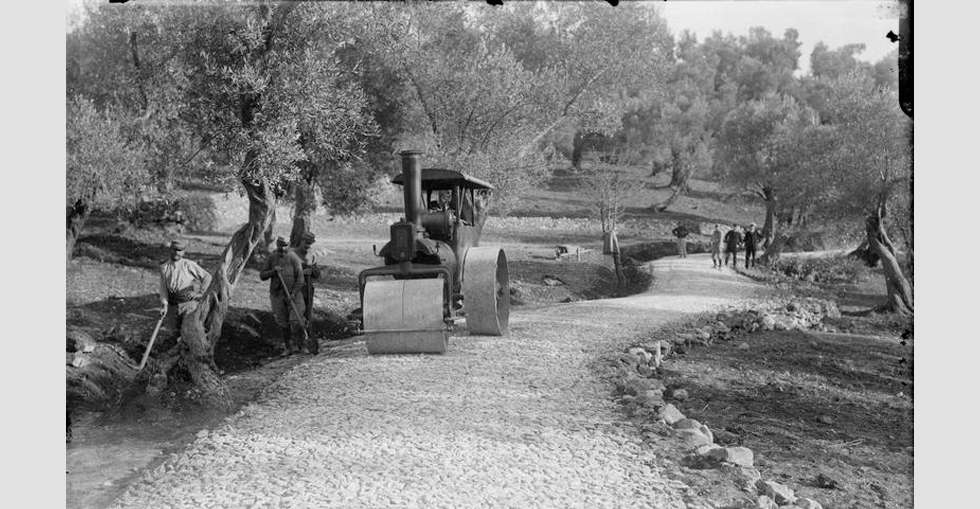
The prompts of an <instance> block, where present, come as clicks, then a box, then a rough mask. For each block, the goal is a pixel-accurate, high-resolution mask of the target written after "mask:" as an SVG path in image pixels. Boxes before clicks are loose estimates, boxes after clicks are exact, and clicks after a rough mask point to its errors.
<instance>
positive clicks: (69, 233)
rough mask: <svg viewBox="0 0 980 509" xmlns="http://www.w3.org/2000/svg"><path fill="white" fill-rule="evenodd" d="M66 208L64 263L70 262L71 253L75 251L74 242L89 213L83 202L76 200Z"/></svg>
mask: <svg viewBox="0 0 980 509" xmlns="http://www.w3.org/2000/svg"><path fill="white" fill-rule="evenodd" d="M66 208H67V213H66V216H67V217H66V220H67V221H66V228H65V263H68V262H71V256H72V252H73V251H75V242H77V241H78V236H79V235H81V233H82V227H84V226H85V221H86V220H87V219H88V216H89V213H90V212H91V211H90V210H89V208H88V206H87V205H85V202H83V201H82V200H78V201H76V202H75V204H74V205H71V206H69V207H66Z"/></svg>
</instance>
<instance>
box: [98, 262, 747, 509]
mask: <svg viewBox="0 0 980 509" xmlns="http://www.w3.org/2000/svg"><path fill="white" fill-rule="evenodd" d="M649 267H650V270H652V271H653V273H654V277H655V283H654V286H653V287H652V288H651V290H650V291H649V292H648V293H645V294H642V295H637V296H633V297H628V298H622V299H612V300H602V301H586V302H579V303H573V304H567V305H559V306H554V307H547V308H538V309H521V308H517V309H514V310H512V314H511V332H510V334H509V335H508V336H507V337H503V338H495V337H476V336H474V337H470V336H466V335H465V334H464V335H461V336H458V337H454V338H453V340H452V343H451V347H450V351H449V353H447V354H446V355H444V356H374V357H371V356H368V355H367V354H366V352H365V351H364V347H363V344H359V343H355V344H351V345H347V346H344V347H340V348H337V349H334V350H333V351H332V352H331V353H330V354H327V355H320V356H318V357H315V358H312V359H310V360H309V361H307V362H305V363H303V364H301V365H299V366H297V367H296V368H295V369H293V370H292V371H290V372H288V373H286V374H285V375H284V376H283V377H282V378H281V379H280V380H279V381H278V382H277V383H276V384H274V385H273V386H271V387H269V388H268V391H267V392H266V395H265V396H264V397H263V398H262V399H261V400H260V401H258V402H255V403H253V404H250V405H248V406H247V407H245V408H244V409H243V410H242V411H241V412H239V413H238V414H237V415H235V416H233V417H232V418H230V419H228V420H227V421H226V422H225V423H224V424H223V425H222V426H220V427H218V428H217V429H214V430H212V431H210V432H202V433H200V434H199V435H198V439H197V440H196V441H194V442H193V443H192V444H190V445H189V446H188V447H187V448H186V449H185V450H183V451H182V452H180V453H178V454H175V455H173V456H172V457H171V458H170V459H169V460H168V461H167V462H166V463H164V464H163V465H160V466H159V467H157V468H156V469H154V470H153V471H148V472H146V473H145V474H144V475H143V476H142V478H141V479H139V480H137V481H136V482H135V483H134V484H133V485H131V486H130V487H129V489H128V490H127V491H126V492H125V493H123V495H122V496H121V497H120V498H119V499H117V500H116V502H115V505H114V506H113V507H118V508H128V507H132V508H144V507H155V508H165V507H187V508H201V507H229V508H230V507H345V508H351V507H371V508H376V507H446V508H464V507H515V508H516V507H520V508H524V507H589V508H591V507H658V508H674V507H676V508H681V507H711V506H710V505H708V504H707V502H706V501H704V500H699V499H697V497H696V496H694V495H693V494H691V493H689V492H688V490H687V487H686V486H684V485H683V484H682V483H679V482H677V481H672V480H669V479H667V478H666V477H665V476H664V475H663V472H662V470H661V467H660V466H659V465H658V463H657V460H656V458H655V457H653V455H652V454H651V453H650V452H649V451H645V450H644V447H643V445H642V441H641V437H640V434H639V432H638V430H637V429H635V427H633V425H632V424H631V423H630V422H629V421H627V420H626V419H625V418H624V416H623V415H622V414H621V412H620V411H619V410H618V409H617V407H616V405H615V403H614V402H613V401H612V399H611V398H610V391H611V389H612V388H611V386H610V384H609V382H608V381H605V380H603V379H602V378H601V376H600V375H601V373H602V367H601V365H600V364H599V363H598V362H597V361H598V359H600V358H601V357H602V356H603V355H606V354H609V353H610V352H613V351H617V350H619V349H621V348H622V347H624V346H625V345H626V344H628V343H629V342H630V341H631V340H632V339H635V338H636V337H638V336H640V335H643V334H645V333H647V332H649V331H650V330H651V329H654V328H656V327H658V326H660V325H663V324H664V323H666V322H668V321H672V320H677V319H682V318H683V317H684V316H685V315H689V314H692V313H696V312H700V311H705V310H708V309H711V308H714V307H718V306H723V305H726V304H734V303H736V301H738V300H740V299H744V298H749V297H755V296H759V295H761V294H762V292H764V291H765V290H764V288H763V287H761V286H760V285H757V284H755V283H752V282H751V281H749V280H747V279H745V278H743V277H741V276H738V275H736V274H734V273H733V272H732V271H731V270H730V269H723V270H715V269H712V268H711V262H710V260H709V259H707V258H706V257H704V256H697V255H695V256H691V257H690V258H687V259H684V260H678V259H676V258H670V259H667V260H660V261H656V262H652V263H651V264H650V265H649Z"/></svg>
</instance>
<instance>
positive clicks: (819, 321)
mask: <svg viewBox="0 0 980 509" xmlns="http://www.w3.org/2000/svg"><path fill="white" fill-rule="evenodd" d="M840 316H841V313H840V310H839V309H838V308H837V304H836V303H835V302H833V301H830V300H826V299H816V298H792V299H778V300H769V301H760V302H757V303H755V304H753V305H752V306H751V307H749V308H743V309H731V310H728V311H722V312H720V313H716V314H707V315H703V316H701V317H699V318H697V319H695V320H692V321H690V322H686V323H684V324H683V325H680V326H674V327H670V328H664V329H663V330H661V331H659V332H658V333H657V335H656V337H653V338H651V339H650V340H647V341H645V342H644V343H643V344H640V345H637V346H640V347H653V345H655V344H656V343H658V342H659V343H660V348H661V349H662V350H664V355H669V353H670V352H671V351H672V350H673V349H674V348H675V347H676V346H678V345H683V346H687V345H691V344H701V345H705V346H709V345H711V344H712V343H713V342H716V341H731V340H733V339H735V338H737V337H739V336H741V335H742V334H746V333H752V332H758V331H773V330H776V331H787V330H819V331H834V330H835V329H834V327H833V326H831V325H827V324H825V323H824V321H823V320H824V318H840Z"/></svg>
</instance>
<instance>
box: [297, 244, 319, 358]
mask: <svg viewBox="0 0 980 509" xmlns="http://www.w3.org/2000/svg"><path fill="white" fill-rule="evenodd" d="M314 242H316V235H313V232H306V233H304V234H303V236H302V237H300V241H299V245H298V246H296V249H294V250H293V251H294V252H295V253H296V254H297V255H298V256H299V259H300V260H301V261H302V262H303V300H304V301H305V302H306V313H305V315H304V317H303V318H304V319H305V320H306V324H307V325H308V326H311V324H312V323H313V280H314V279H319V278H320V267H317V265H316V257H315V256H314V255H313V254H312V253H310V248H312V247H313V243H314ZM307 348H308V349H309V351H310V353H311V354H313V355H316V354H318V353H320V344H319V343H318V342H317V340H316V338H312V337H311V338H310V341H309V344H308V345H307Z"/></svg>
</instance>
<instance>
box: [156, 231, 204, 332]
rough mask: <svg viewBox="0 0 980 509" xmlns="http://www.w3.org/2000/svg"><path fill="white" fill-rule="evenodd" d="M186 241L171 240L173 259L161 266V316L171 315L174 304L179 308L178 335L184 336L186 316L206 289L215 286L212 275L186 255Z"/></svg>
mask: <svg viewBox="0 0 980 509" xmlns="http://www.w3.org/2000/svg"><path fill="white" fill-rule="evenodd" d="M184 249H185V248H184V243H183V242H181V241H179V240H175V241H173V242H171V243H170V259H169V260H167V261H166V262H164V263H163V264H161V265H160V304H162V305H163V307H162V308H161V309H160V316H161V317H163V316H167V311H168V310H169V309H170V306H171V305H173V306H175V307H176V308H177V313H176V314H175V316H176V324H175V329H174V330H175V331H176V334H175V335H174V337H176V336H179V335H180V331H181V328H182V327H183V326H184V317H185V316H187V315H188V314H189V313H191V312H193V311H194V310H195V309H197V303H198V302H199V301H200V299H201V296H202V295H203V294H204V290H205V289H207V287H208V286H210V285H211V274H208V272H207V271H206V270H204V269H203V268H201V266H200V265H198V264H197V263H195V262H193V261H191V260H188V259H186V258H184Z"/></svg>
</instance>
